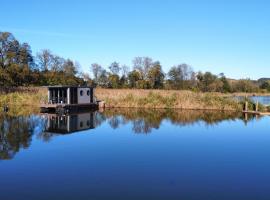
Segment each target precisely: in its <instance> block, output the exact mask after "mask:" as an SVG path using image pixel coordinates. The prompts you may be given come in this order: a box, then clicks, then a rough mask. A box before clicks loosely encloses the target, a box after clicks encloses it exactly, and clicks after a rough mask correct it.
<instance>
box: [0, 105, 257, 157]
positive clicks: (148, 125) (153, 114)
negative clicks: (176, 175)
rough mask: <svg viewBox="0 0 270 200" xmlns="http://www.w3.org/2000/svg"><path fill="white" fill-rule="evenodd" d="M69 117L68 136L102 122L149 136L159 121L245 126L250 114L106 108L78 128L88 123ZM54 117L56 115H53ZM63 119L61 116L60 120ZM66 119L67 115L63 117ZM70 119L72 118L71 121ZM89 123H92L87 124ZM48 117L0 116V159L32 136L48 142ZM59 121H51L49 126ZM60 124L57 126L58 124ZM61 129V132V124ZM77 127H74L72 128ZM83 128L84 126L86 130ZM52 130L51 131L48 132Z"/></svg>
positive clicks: (177, 123) (91, 116)
mask: <svg viewBox="0 0 270 200" xmlns="http://www.w3.org/2000/svg"><path fill="white" fill-rule="evenodd" d="M75 116H76V117H71V118H70V121H69V122H70V123H69V127H73V128H74V129H71V131H70V132H68V133H74V132H73V131H76V130H78V131H80V130H82V128H84V127H85V125H89V127H91V128H96V127H98V126H100V125H101V124H102V123H104V122H105V121H106V122H107V123H108V124H109V125H110V126H111V127H112V128H113V129H117V128H119V127H120V126H121V125H125V124H128V123H129V124H131V125H132V131H133V132H134V133H144V134H148V133H151V131H152V130H153V129H159V127H160V126H161V123H162V122H163V121H169V122H170V123H172V124H174V125H177V126H186V125H193V124H194V123H198V122H203V123H205V124H206V125H209V126H212V125H215V124H217V123H219V122H221V121H224V120H243V121H245V122H246V123H247V122H248V121H250V120H253V119H254V116H252V115H246V116H244V115H242V113H239V112H225V111H224V112H218V111H198V110H196V111H195V110H194V111H191V110H164V109H163V110H161V109H160V110H150V109H148V110H146V109H109V110H106V111H104V112H94V113H92V114H90V115H89V116H90V118H89V119H90V121H89V122H90V123H89V124H87V123H84V124H83V125H84V126H83V127H82V126H81V123H80V119H82V120H84V122H86V121H85V120H88V119H87V118H84V116H88V115H85V114H82V115H80V114H78V115H75ZM56 117H57V116H56ZM63 117H64V116H61V118H63ZM66 117H67V116H66ZM72 119H75V122H76V123H74V122H73V120H72ZM91 120H92V121H91ZM48 122H49V119H48V116H47V117H46V116H38V115H29V116H14V115H6V114H5V115H4V114H0V160H4V159H12V158H13V157H14V155H15V154H16V153H18V152H19V151H20V149H25V148H28V147H29V146H30V144H31V141H32V137H33V136H34V135H35V136H36V137H37V138H38V139H42V140H43V141H49V140H51V139H52V138H53V137H54V136H56V135H59V133H57V132H50V131H46V130H47V129H46V128H50V127H48ZM58 122H59V123H60V121H55V123H53V125H54V126H53V127H54V128H55V125H58V124H57V123H58ZM62 122H63V121H62ZM62 122H61V123H62ZM61 123H60V124H59V125H61V130H63V125H67V124H68V123H67V124H61ZM76 127H77V128H76ZM86 129H87V127H86ZM49 130H52V129H49Z"/></svg>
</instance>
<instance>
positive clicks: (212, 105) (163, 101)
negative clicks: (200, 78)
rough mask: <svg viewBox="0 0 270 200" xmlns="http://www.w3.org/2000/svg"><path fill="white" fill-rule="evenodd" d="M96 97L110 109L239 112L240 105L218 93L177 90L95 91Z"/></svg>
mask: <svg viewBox="0 0 270 200" xmlns="http://www.w3.org/2000/svg"><path fill="white" fill-rule="evenodd" d="M96 96H97V98H98V99H102V100H104V101H105V102H106V106H107V107H110V108H115V107H119V108H120V107H121V108H175V109H193V110H241V109H242V105H241V104H239V103H237V102H236V101H234V100H232V99H230V98H227V97H224V96H223V95H221V94H219V93H201V92H191V91H177V90H138V89H132V90H130V89H120V90H116V89H115V90H110V89H97V90H96Z"/></svg>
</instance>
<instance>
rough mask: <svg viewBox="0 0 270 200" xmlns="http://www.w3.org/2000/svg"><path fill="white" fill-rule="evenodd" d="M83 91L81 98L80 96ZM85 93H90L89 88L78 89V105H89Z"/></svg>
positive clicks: (88, 97)
mask: <svg viewBox="0 0 270 200" xmlns="http://www.w3.org/2000/svg"><path fill="white" fill-rule="evenodd" d="M81 91H83V96H81ZM87 91H89V92H90V89H89V88H78V104H84V103H90V95H89V96H88V95H87Z"/></svg>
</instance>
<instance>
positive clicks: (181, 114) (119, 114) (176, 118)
mask: <svg viewBox="0 0 270 200" xmlns="http://www.w3.org/2000/svg"><path fill="white" fill-rule="evenodd" d="M103 115H104V116H106V118H108V120H109V124H110V125H111V127H112V128H114V129H115V128H118V127H119V126H120V125H123V124H126V123H127V122H130V123H131V124H132V130H133V131H134V133H144V134H148V133H151V131H152V129H159V127H160V125H161V123H162V121H164V120H168V121H170V122H171V123H172V124H174V125H179V126H186V125H192V124H194V123H198V122H203V123H205V124H206V125H208V126H212V125H215V124H218V123H220V122H222V121H224V120H237V119H238V120H243V121H245V122H248V121H250V120H253V119H254V117H255V116H253V115H248V116H243V114H242V113H240V112H233V111H203V110H171V109H107V110H106V111H105V112H104V113H103Z"/></svg>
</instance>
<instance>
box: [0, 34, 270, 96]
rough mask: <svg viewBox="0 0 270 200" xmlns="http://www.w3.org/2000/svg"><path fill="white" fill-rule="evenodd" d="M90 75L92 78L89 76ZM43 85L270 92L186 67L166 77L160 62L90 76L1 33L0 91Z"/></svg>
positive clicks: (262, 85)
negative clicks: (33, 50) (34, 53)
mask: <svg viewBox="0 0 270 200" xmlns="http://www.w3.org/2000/svg"><path fill="white" fill-rule="evenodd" d="M90 72H91V73H92V76H90V75H89V74H90ZM42 85H91V86H96V87H103V88H138V89H175V90H193V91H202V92H259V91H270V82H269V80H268V79H263V80H261V81H252V80H249V79H242V80H231V79H228V78H226V77H225V75H224V74H222V73H221V74H219V75H215V74H212V73H211V72H205V73H203V72H195V71H194V70H193V69H192V67H191V66H189V65H187V64H179V65H176V66H173V67H171V68H170V69H169V71H168V72H167V73H165V72H164V71H163V69H162V65H161V63H160V62H159V61H154V60H153V59H151V58H149V57H136V58H134V60H133V61H132V66H131V67H129V66H127V65H120V64H119V63H118V62H113V63H112V64H110V65H109V66H107V67H105V66H101V65H100V64H98V63H93V64H91V66H90V69H89V73H82V72H80V65H79V63H78V62H74V61H72V60H70V59H65V58H62V57H60V56H58V55H55V54H53V53H52V52H51V51H50V50H41V51H40V52H38V53H37V55H35V56H33V55H32V52H31V47H30V45H29V44H27V43H20V42H19V41H18V40H16V38H15V37H14V36H13V35H12V34H11V33H8V32H0V87H1V88H8V87H17V86H42Z"/></svg>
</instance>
